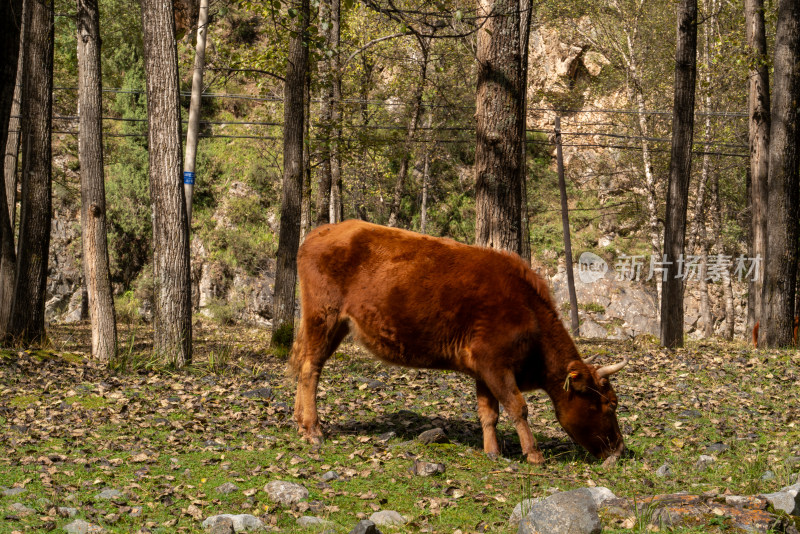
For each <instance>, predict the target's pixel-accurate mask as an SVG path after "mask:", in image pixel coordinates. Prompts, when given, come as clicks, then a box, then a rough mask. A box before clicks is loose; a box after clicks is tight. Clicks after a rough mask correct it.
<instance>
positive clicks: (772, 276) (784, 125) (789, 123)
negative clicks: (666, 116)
mask: <svg viewBox="0 0 800 534" xmlns="http://www.w3.org/2000/svg"><path fill="white" fill-rule="evenodd" d="M799 62H800V4H799V3H798V2H797V1H796V0H781V1H780V2H779V4H778V27H777V31H776V34H775V59H774V61H773V66H774V69H775V71H774V77H773V83H774V92H773V99H772V110H771V113H770V115H771V121H772V123H771V128H770V136H769V137H770V147H769V148H770V150H769V171H768V176H769V178H768V192H767V197H768V200H769V217H767V248H766V265H765V269H764V288H763V297H762V302H761V314H760V318H759V321H760V323H761V328H760V330H759V344H758V345H759V347H761V346H764V347H784V346H788V345H789V343H790V342H791V340H792V322H793V319H794V317H793V313H794V295H795V290H796V287H795V285H796V280H797V277H796V275H797V219H798V205H797V204H798V176H797V164H798V147H797V144H798V138H797V135H798V131H797V119H798V113H797V102H798V100H800V72H798V71H799V69H800V63H799Z"/></svg>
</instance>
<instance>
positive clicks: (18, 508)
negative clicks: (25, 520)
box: [8, 502, 36, 517]
mask: <svg viewBox="0 0 800 534" xmlns="http://www.w3.org/2000/svg"><path fill="white" fill-rule="evenodd" d="M8 509H9V510H11V511H12V512H14V513H16V514H19V515H20V516H23V517H24V516H26V515H31V514H33V513H36V510H34V509H33V508H28V507H27V506H25V505H24V504H22V503H21V502H15V503H14V504H12V505H11V506H9V507H8Z"/></svg>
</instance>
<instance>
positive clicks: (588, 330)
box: [581, 319, 608, 339]
mask: <svg viewBox="0 0 800 534" xmlns="http://www.w3.org/2000/svg"><path fill="white" fill-rule="evenodd" d="M607 335H608V331H607V330H606V329H605V328H603V327H602V326H600V325H599V324H597V323H596V322H594V321H592V320H591V319H584V321H583V322H582V323H581V337H585V338H601V339H603V338H605V337H606V336H607Z"/></svg>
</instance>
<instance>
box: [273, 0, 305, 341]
mask: <svg viewBox="0 0 800 534" xmlns="http://www.w3.org/2000/svg"><path fill="white" fill-rule="evenodd" d="M291 5H292V7H293V8H294V9H295V10H296V11H297V16H295V17H294V19H293V22H292V32H291V34H292V37H291V39H290V41H289V60H288V62H287V70H286V83H285V85H284V111H283V195H282V199H281V226H280V234H279V236H278V253H277V270H276V273H275V294H274V298H273V302H274V304H273V306H274V313H273V323H272V343H273V345H277V346H285V347H288V346H290V345H291V340H292V335H293V330H294V305H295V285H296V282H297V249H298V247H299V244H300V203H301V200H302V199H301V195H302V187H303V124H304V121H305V119H304V115H305V104H304V102H303V100H304V97H305V81H306V69H307V68H308V46H307V40H306V33H307V31H308V18H309V0H293V1H292V3H291Z"/></svg>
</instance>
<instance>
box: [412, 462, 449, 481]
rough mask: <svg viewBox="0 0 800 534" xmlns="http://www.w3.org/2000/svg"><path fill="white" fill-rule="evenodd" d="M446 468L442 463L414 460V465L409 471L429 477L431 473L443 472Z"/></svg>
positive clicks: (438, 473)
mask: <svg viewBox="0 0 800 534" xmlns="http://www.w3.org/2000/svg"><path fill="white" fill-rule="evenodd" d="M446 469H447V468H446V467H445V465H444V464H439V463H432V462H423V461H421V460H414V466H413V467H412V468H411V472H412V473H414V474H415V475H417V476H420V477H430V476H433V475H440V474H442V473H444V472H445V470H446Z"/></svg>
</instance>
